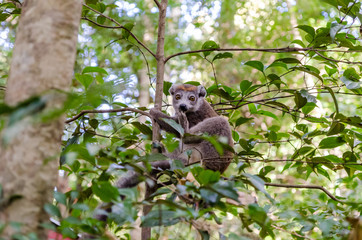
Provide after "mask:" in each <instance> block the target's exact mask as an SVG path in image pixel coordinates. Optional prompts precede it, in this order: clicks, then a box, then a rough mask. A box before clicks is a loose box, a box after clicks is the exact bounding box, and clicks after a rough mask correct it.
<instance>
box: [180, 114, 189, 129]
mask: <svg viewBox="0 0 362 240" xmlns="http://www.w3.org/2000/svg"><path fill="white" fill-rule="evenodd" d="M178 122H179V123H180V125H181V127H182V128H183V129H184V130H185V133H188V132H189V121H188V120H187V116H186V114H185V113H184V112H179V113H178Z"/></svg>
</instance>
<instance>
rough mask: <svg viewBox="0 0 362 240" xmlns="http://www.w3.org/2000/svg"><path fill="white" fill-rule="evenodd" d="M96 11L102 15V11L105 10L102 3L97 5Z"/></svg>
mask: <svg viewBox="0 0 362 240" xmlns="http://www.w3.org/2000/svg"><path fill="white" fill-rule="evenodd" d="M97 9H98V11H100V12H101V13H104V11H105V10H106V5H105V4H104V3H101V2H98V3H97Z"/></svg>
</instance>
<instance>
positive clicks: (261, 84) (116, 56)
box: [0, 0, 362, 239]
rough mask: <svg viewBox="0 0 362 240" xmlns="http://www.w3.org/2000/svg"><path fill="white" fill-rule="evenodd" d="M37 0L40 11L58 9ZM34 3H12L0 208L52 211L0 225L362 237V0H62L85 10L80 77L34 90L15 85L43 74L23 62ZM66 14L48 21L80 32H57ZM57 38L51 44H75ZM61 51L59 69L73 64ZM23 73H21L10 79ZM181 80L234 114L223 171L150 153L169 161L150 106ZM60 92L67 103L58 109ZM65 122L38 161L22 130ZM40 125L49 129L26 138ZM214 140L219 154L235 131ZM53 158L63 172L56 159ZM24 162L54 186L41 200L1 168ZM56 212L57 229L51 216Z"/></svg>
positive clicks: (71, 233) (165, 101) (121, 235)
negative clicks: (156, 146)
mask: <svg viewBox="0 0 362 240" xmlns="http://www.w3.org/2000/svg"><path fill="white" fill-rule="evenodd" d="M25 2H27V6H26V8H28V9H33V11H35V10H36V9H38V10H39V9H48V8H46V7H44V6H45V5H46V4H44V6H42V4H41V3H37V4H35V2H34V1H25ZM25 2H23V1H17V0H14V1H6V2H3V3H1V4H0V10H1V12H2V13H1V14H0V21H1V30H0V46H1V53H0V104H1V105H0V114H1V115H0V130H1V141H2V148H0V150H1V151H4V152H2V153H1V156H0V157H1V158H0V159H1V165H3V166H4V167H3V168H2V170H0V176H3V178H2V177H0V180H1V181H0V184H1V186H0V210H1V211H4V213H9V215H11V211H14V208H11V206H14V205H13V204H14V203H16V202H18V203H19V202H20V201H24V202H23V203H26V204H33V205H34V209H37V210H36V211H37V212H38V213H39V214H32V216H33V217H34V218H33V219H31V221H32V222H34V224H33V226H34V227H27V224H26V221H30V220H29V219H30V218H29V219H27V218H26V217H24V219H21V218H20V220H16V221H8V220H9V219H8V218H7V217H6V216H5V215H7V214H3V215H1V214H0V234H1V233H3V234H4V236H9V235H11V236H12V237H13V238H15V239H44V238H43V237H42V236H45V235H46V234H47V233H48V231H49V229H50V230H52V231H55V232H58V233H60V234H62V235H63V236H65V237H69V238H72V239H76V238H77V237H78V236H81V235H82V234H84V233H87V234H89V235H93V236H95V237H97V238H100V239H109V238H112V237H113V238H116V237H117V238H118V239H139V238H141V237H142V238H143V239H148V238H149V237H151V238H152V239H164V238H169V239H191V238H195V237H197V238H202V239H209V238H211V239H217V238H220V239H258V236H259V237H260V238H262V239H291V238H293V239H348V238H349V239H358V235H356V234H361V225H362V224H361V216H360V213H361V211H362V196H361V194H360V192H361V191H362V183H361V179H362V174H361V170H362V163H361V152H362V147H361V146H362V145H361V143H362V130H361V126H362V121H361V117H360V116H361V113H362V110H361V94H362V88H361V81H360V79H361V70H362V68H361V63H362V62H361V61H362V59H361V55H360V52H361V50H362V47H361V41H360V40H361V32H362V31H361V29H362V26H361V22H362V21H361V20H362V11H361V2H360V1H358V0H355V1H352V0H331V1H321V0H311V1H297V0H296V1H293V0H286V1H282V0H263V1H251V0H250V1H249V0H248V1H211V0H210V1H209V0H204V1H188V0H185V1H165V0H162V1H161V0H160V1H158V0H154V1H151V0H146V1H137V0H136V1H108V0H106V1H100V0H86V1H85V2H84V3H83V6H82V11H81V12H80V7H79V6H80V4H79V3H80V2H79V3H76V1H70V2H69V1H65V2H67V3H66V4H64V5H66V6H67V8H68V9H66V8H64V11H67V12H68V13H69V12H71V11H70V9H72V10H73V13H74V14H73V15H72V16H73V18H74V22H76V21H78V22H79V21H80V25H79V26H80V27H79V32H78V33H77V44H76V43H75V41H74V44H73V45H72V46H73V48H74V55H76V59H75V64H74V68H73V67H72V68H71V76H72V77H71V78H72V80H71V83H70V84H68V85H69V86H68V87H67V88H66V90H64V89H63V88H58V85H57V83H55V84H54V85H53V86H50V87H49V88H48V89H45V90H44V89H43V90H42V91H40V92H36V91H35V90H34V91H33V92H31V93H27V94H25V95H23V94H21V93H22V92H21V91H16V90H11V88H13V86H12V87H11V85H10V82H18V85H19V84H20V87H21V84H25V85H23V86H28V85H31V86H32V87H31V88H33V89H40V88H41V85H42V83H41V82H40V80H39V79H37V77H36V76H34V75H31V71H32V70H33V69H30V68H29V69H28V71H29V72H22V71H23V70H24V69H25V68H26V67H24V66H26V65H27V63H26V61H24V62H22V63H21V60H20V64H18V65H15V64H14V63H12V65H11V66H12V67H11V68H10V64H11V60H12V59H13V61H14V59H15V56H16V53H15V52H13V47H14V44H15V49H16V48H17V43H15V37H16V36H18V35H20V32H21V31H24V30H23V29H25V27H24V28H20V27H19V28H18V25H19V21H21V19H22V17H23V16H22V14H24V12H23V10H24V5H25ZM49 2H50V4H49V5H50V6H52V7H54V9H56V7H57V4H54V6H53V5H51V2H52V1H49ZM65 2H64V3H65ZM77 4H78V5H77ZM73 5H74V6H73ZM76 5H77V6H78V7H77V6H76ZM60 8H61V7H59V9H60ZM34 9H35V10H34ZM49 9H50V8H49ZM77 9H79V12H78V13H77V12H76V10H77ZM56 10H57V9H56ZM27 12H30V11H29V10H28V11H27ZM39 13H40V14H45V15H46V14H47V13H48V14H49V11H48V12H47V11H45V13H44V11H39ZM160 13H161V14H160ZM77 14H79V16H80V17H79V16H78V15H77ZM39 16H41V15H39ZM77 16H78V17H77ZM24 18H25V17H24ZM53 18H54V19H56V18H57V19H60V20H62V19H61V18H62V16H60V15H56V14H54V17H53ZM64 21H65V20H64ZM61 23H64V22H61ZM23 24H24V26H26V24H27V23H26V22H25V21H24V23H23ZM29 24H30V23H29ZM47 24H48V25H47ZM64 25H66V24H60V25H57V27H59V29H57V28H55V27H54V25H50V24H49V22H45V23H44V25H43V26H42V27H43V28H44V29H48V28H49V29H48V30H49V32H52V31H55V32H56V31H59V32H61V33H62V34H63V35H59V36H58V37H59V38H62V37H64V38H68V37H67V34H68V31H64V32H62V31H61V30H60V29H61V28H62V27H64ZM67 26H68V25H67ZM17 30H19V32H17ZM24 32H25V31H24ZM57 40H59V39H57V38H54V39H53V40H51V41H53V43H54V46H53V47H54V48H53V47H50V48H49V50H48V51H47V52H42V54H44V55H47V54H48V53H49V52H55V53H58V54H59V52H61V51H63V50H61V47H62V46H59V45H57V44H55V42H56V41H57ZM17 41H18V39H17ZM19 42H20V41H19ZM19 45H20V44H19ZM51 46H52V45H51ZM75 46H76V49H75ZM58 47H59V49H58ZM63 47H64V45H63ZM19 48H20V47H19ZM70 49H71V48H70ZM53 50H54V51H53ZM75 50H76V52H75ZM29 52H31V49H30V50H29ZM38 53H39V52H38ZM40 55H41V54H40ZM59 55H61V54H59ZM20 57H21V54H20ZM23 57H24V56H23ZM24 59H26V58H24ZM59 59H60V60H59ZM59 59H58V60H59V61H58V62H57V64H58V65H56V68H55V69H52V71H53V70H54V71H55V72H56V70H57V69H58V70H59V71H60V72H61V69H62V68H63V67H65V66H69V64H73V63H74V62H73V63H72V62H66V61H68V60H69V61H70V60H72V58H64V65H63V64H62V63H63V62H62V61H63V58H59ZM39 64H40V63H39ZM72 66H73V65H72ZM38 67H39V68H40V69H45V68H47V66H45V65H44V66H41V65H40V66H38ZM9 72H10V74H9ZM15 72H18V73H22V74H23V75H20V76H19V75H18V76H17V77H13V79H11V77H12V76H15ZM49 72H50V73H49V75H47V76H48V78H52V75H51V71H49ZM22 76H33V77H32V78H30V77H29V78H26V77H24V79H22V78H23V77H22ZM54 76H55V75H54ZM54 78H56V79H58V78H57V77H54ZM21 81H24V82H23V83H21ZM49 82H50V80H49ZM172 83H190V84H194V85H199V84H202V85H204V86H205V87H206V89H207V92H208V95H207V97H206V98H207V100H208V101H209V102H210V103H211V104H212V106H213V107H214V109H215V110H216V111H217V112H218V113H219V114H220V115H224V116H225V117H227V118H228V119H229V123H230V126H231V128H232V135H233V140H234V143H235V145H234V151H235V158H234V159H233V161H232V163H231V165H230V166H229V168H228V170H227V171H226V172H225V173H223V174H222V175H220V174H219V173H217V172H212V171H210V170H204V169H203V168H201V167H200V165H199V164H195V165H190V166H182V165H180V163H179V162H177V161H174V162H173V164H171V168H170V169H167V170H162V171H159V172H158V173H157V175H155V174H152V171H151V167H152V163H154V162H155V161H159V160H165V159H164V157H162V156H161V155H160V154H155V153H153V152H152V142H153V141H154V140H157V138H159V136H157V135H158V130H157V126H154V125H152V122H151V119H150V118H148V117H147V116H148V110H149V109H150V108H151V107H152V106H154V104H155V103H156V106H158V107H161V105H162V109H163V110H166V111H167V112H168V113H172V111H171V105H170V97H169V93H168V89H169V88H170V86H171V85H172ZM69 87H70V88H69ZM14 89H15V88H14ZM25 92H26V90H25ZM59 94H60V95H61V96H62V97H61V98H64V100H63V103H62V104H61V107H59V105H52V104H50V103H51V102H52V99H53V96H56V97H57V98H58V97H59ZM5 95H7V96H6V97H5ZM10 95H12V96H11V97H9V96H10ZM9 99H15V100H14V101H10V100H9ZM64 115H66V117H67V120H64ZM55 121H58V125H55V126H54V125H53V126H52V127H51V129H53V130H54V128H57V129H58V131H62V133H60V135H62V137H61V138H62V144H61V145H60V142H59V144H58V143H57V141H58V140H56V141H55V142H54V141H53V140H54V138H56V137H55V136H56V135H52V134H49V132H48V133H45V137H44V138H42V140H41V141H42V144H44V146H47V148H48V147H49V148H51V149H53V148H54V149H55V153H54V154H53V155H51V156H48V157H44V159H41V167H39V166H38V165H34V166H33V165H32V162H31V161H29V162H27V160H26V159H27V157H28V156H31V155H33V153H32V152H34V154H36V152H37V151H38V152H39V151H42V150H41V149H40V148H31V147H29V146H27V145H20V144H18V142H17V140H14V139H18V138H23V139H27V142H29V141H30V142H31V141H32V137H34V135H37V133H39V135H42V132H43V130H44V129H46V128H44V127H43V126H48V125H47V124H50V123H52V122H55ZM64 121H65V122H64ZM59 123H61V124H59ZM30 125H31V126H35V127H34V129H36V128H37V127H39V130H34V131H33V134H30V135H29V136H27V135H26V132H25V133H24V131H26V130H24V129H25V128H27V126H30ZM24 126H25V127H24ZM63 126H64V128H63ZM173 126H174V127H175V128H176V129H178V130H179V131H181V132H182V129H179V126H178V125H177V124H174V125H173ZM40 129H42V130H40ZM155 129H156V130H155ZM63 130H64V131H63ZM205 138H207V139H208V140H209V141H211V142H212V143H213V144H214V146H215V147H216V148H217V149H219V150H220V151H222V149H223V147H224V145H223V143H222V139H221V140H220V139H217V138H213V137H211V136H205ZM59 140H60V139H59ZM162 143H163V144H164V145H165V147H166V149H167V150H169V151H172V150H174V149H175V148H177V147H178V145H179V141H178V140H177V139H175V136H174V135H172V134H168V133H162ZM47 144H50V145H49V146H48V145H47ZM42 146H43V145H42ZM9 149H12V150H11V151H13V153H14V152H17V153H19V152H21V153H22V154H20V155H21V156H20V157H21V160H18V161H14V160H11V158H10V157H8V156H11V157H13V156H15V155H16V154H13V153H10V152H11V151H10V150H9ZM5 153H6V154H5ZM18 155H19V154H18ZM6 156H7V157H6ZM48 162H51V163H52V164H56V167H57V168H59V171H58V169H54V168H47V166H48ZM14 163H16V164H14ZM25 163H26V167H25V170H23V169H24V167H21V166H24V165H25ZM137 163H143V164H142V165H138V164H137ZM17 164H18V165H17ZM44 166H45V167H44ZM54 166H55V165H54ZM37 167H39V168H37ZM31 168H33V169H32V170H31ZM13 169H17V170H19V169H22V171H24V172H23V174H24V175H25V176H29V175H27V174H29V173H34V172H35V173H38V172H39V173H40V171H43V172H44V177H45V178H46V177H47V176H49V179H52V181H49V184H48V186H47V185H46V184H43V186H32V187H34V188H32V187H31V188H30V189H31V191H34V195H36V194H35V193H38V192H42V191H47V193H50V194H51V195H52V197H49V198H46V197H44V198H43V200H42V201H40V202H37V201H33V200H32V199H31V198H29V196H28V194H25V193H24V192H21V191H20V190H19V191H18V190H11V191H10V190H9V189H11V188H12V187H13V186H10V185H11V184H12V183H13V185H16V184H15V183H16V182H17V181H18V179H19V178H17V177H16V176H14V178H13V179H11V180H10V179H8V178H5V177H4V176H7V175H6V174H5V173H6V172H11V171H13ZM131 170H132V171H136V172H138V173H139V174H140V175H141V176H142V177H141V178H140V181H141V182H145V183H147V184H149V186H157V188H156V189H153V190H154V191H153V192H149V191H148V192H147V193H146V196H144V194H143V193H144V192H145V191H146V190H145V187H144V186H143V184H140V185H139V186H137V187H133V188H125V189H117V188H116V187H115V186H114V183H115V182H116V180H117V179H118V178H119V177H124V176H125V173H126V172H129V171H131ZM27 172H28V173H27ZM58 172H59V173H58ZM190 173H191V174H190ZM57 175H59V177H58V180H54V176H57ZM190 175H192V176H193V178H194V180H189V179H190V178H189V177H190ZM188 176H189V177H188ZM22 180H23V181H24V179H22ZM56 181H57V182H58V183H56ZM155 182H157V184H156V185H155ZM49 186H50V187H49ZM51 186H56V188H55V191H54V193H53V188H52V187H51ZM37 187H38V188H39V189H41V190H39V189H37ZM44 187H46V188H44ZM148 190H149V188H148ZM17 191H18V192H17ZM10 192H11V193H10ZM120 194H122V196H123V197H122V198H121V197H120ZM52 199H53V200H52ZM101 202H103V203H109V205H108V206H112V212H111V213H107V214H108V220H107V223H108V224H107V226H106V225H105V224H104V222H102V221H99V220H96V219H95V218H94V214H95V212H97V211H98V212H99V211H100V210H99V209H97V206H99V204H100V203H101ZM26 204H24V205H23V206H24V207H26ZM20 205H22V204H19V206H20ZM151 208H152V209H151ZM142 210H143V211H145V212H147V214H145V216H143V215H142V214H141V213H142ZM16 211H18V212H23V213H24V214H25V212H26V209H21V208H17V209H16ZM45 213H46V214H45ZM103 213H105V212H103ZM25 215H26V214H25ZM50 217H51V218H52V220H53V222H57V226H54V225H53V224H48V223H47V220H48V219H49V218H50ZM39 226H41V228H39ZM139 227H141V228H142V232H143V234H144V235H143V236H138V235H137V232H140V231H138V229H139ZM9 229H10V230H9ZM105 229H106V230H105ZM150 229H152V233H151V232H150ZM6 234H8V235H6ZM361 235H362V234H361ZM361 235H359V236H361ZM356 236H357V238H356ZM353 237H354V238H353ZM4 239H6V237H5V238H4Z"/></svg>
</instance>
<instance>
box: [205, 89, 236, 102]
mask: <svg viewBox="0 0 362 240" xmlns="http://www.w3.org/2000/svg"><path fill="white" fill-rule="evenodd" d="M210 94H215V95H217V96H219V97H222V98H224V99H226V100H234V97H232V96H231V95H230V94H229V93H228V92H226V91H225V90H224V89H221V88H215V89H213V90H212V91H211V92H210Z"/></svg>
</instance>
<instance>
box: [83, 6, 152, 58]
mask: <svg viewBox="0 0 362 240" xmlns="http://www.w3.org/2000/svg"><path fill="white" fill-rule="evenodd" d="M83 6H84V7H86V8H88V9H90V10H92V11H93V12H95V13H97V14H99V15H101V16H103V17H105V18H107V19H108V20H110V21H111V22H113V23H115V24H116V25H118V28H121V29H123V30H125V31H127V32H128V33H129V35H131V36H132V37H133V38H134V39H135V40H136V42H137V43H138V44H139V45H141V46H142V47H143V48H144V49H146V50H147V52H149V53H150V54H151V55H152V56H153V57H155V58H156V54H155V53H154V52H152V50H151V49H149V48H148V47H147V46H146V45H145V44H144V43H143V42H141V40H139V39H138V38H137V37H136V36H135V35H134V34H133V33H132V32H131V31H130V30H129V29H128V28H126V27H124V26H123V25H122V24H120V23H119V22H117V21H116V20H114V19H113V18H111V17H108V16H107V15H104V14H103V13H101V12H99V11H97V10H95V9H94V8H92V7H90V6H88V5H87V4H83ZM86 20H87V21H90V22H92V23H94V24H95V22H94V21H92V20H90V19H88V18H87V19H86ZM96 25H98V26H101V27H106V26H103V25H100V24H98V23H97V24H96ZM106 28H112V27H108V26H107V27H106Z"/></svg>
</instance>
